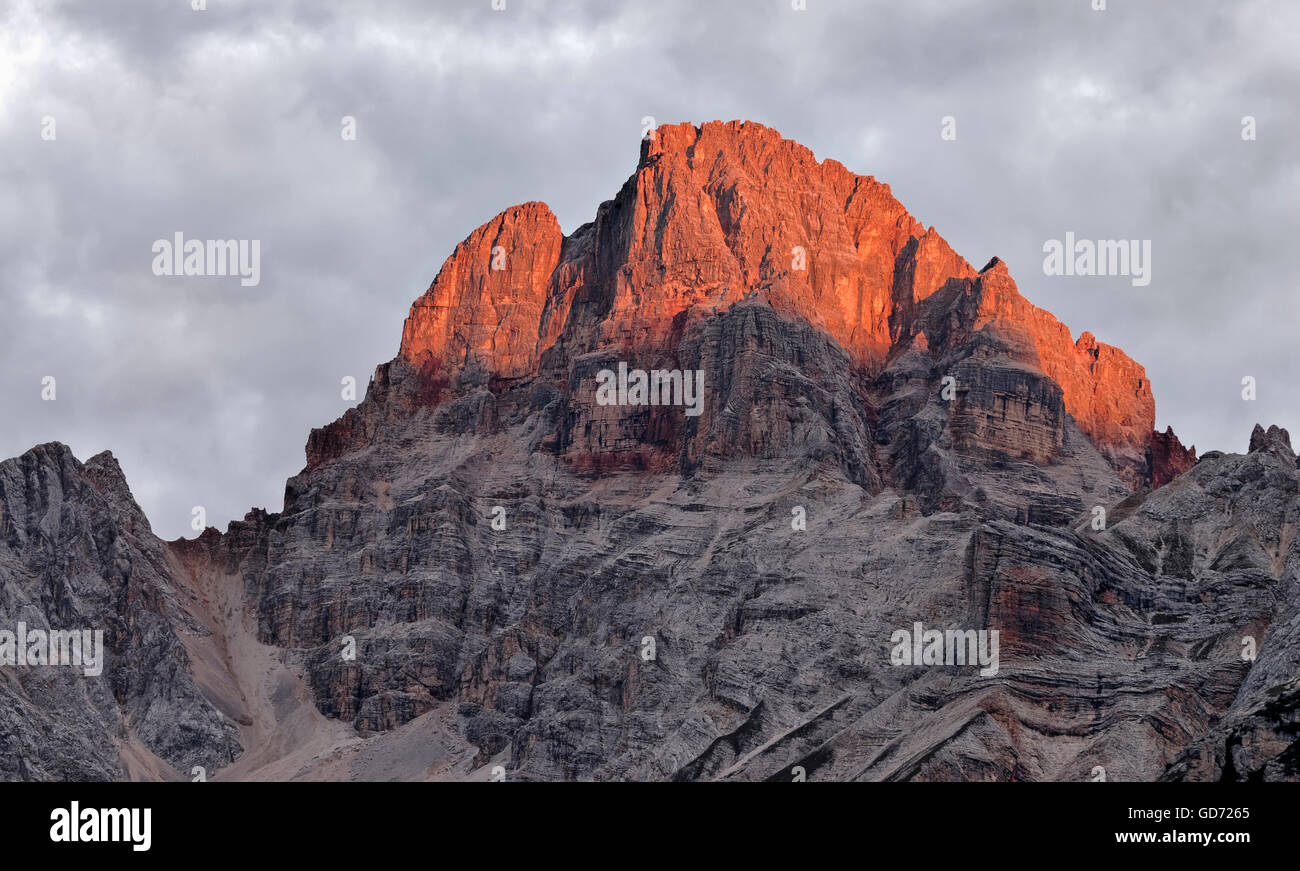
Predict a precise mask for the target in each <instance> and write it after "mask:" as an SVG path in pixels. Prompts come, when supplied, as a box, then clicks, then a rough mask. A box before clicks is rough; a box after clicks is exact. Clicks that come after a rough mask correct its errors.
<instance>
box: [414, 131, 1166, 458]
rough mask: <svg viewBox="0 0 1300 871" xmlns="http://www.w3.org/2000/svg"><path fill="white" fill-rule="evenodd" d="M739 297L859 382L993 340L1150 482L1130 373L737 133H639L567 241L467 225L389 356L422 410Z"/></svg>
mask: <svg viewBox="0 0 1300 871" xmlns="http://www.w3.org/2000/svg"><path fill="white" fill-rule="evenodd" d="M750 296H757V297H758V298H760V299H762V300H764V301H766V302H767V303H768V304H769V305H771V306H772V307H773V308H774V309H775V310H776V311H778V312H779V313H781V314H782V315H783V316H786V317H793V318H797V319H802V320H804V321H806V322H807V323H808V324H810V325H811V326H813V327H814V328H816V329H817V330H820V331H821V332H824V333H825V334H827V335H829V336H830V337H831V338H833V339H834V340H835V341H836V342H837V343H839V345H840V346H841V347H842V348H843V349H844V350H845V351H846V352H847V353H848V354H849V356H850V358H851V359H852V360H853V361H854V362H855V364H856V365H857V366H859V367H861V368H862V369H863V371H867V372H878V371H880V370H881V369H882V368H883V367H884V366H885V365H886V364H887V362H888V361H889V360H890V359H891V358H892V357H893V356H894V355H896V354H897V353H901V352H902V351H905V350H907V349H909V348H914V347H918V346H923V347H925V348H927V349H928V351H929V352H930V353H931V354H932V355H933V356H936V357H937V356H938V355H940V354H941V353H942V352H944V351H945V349H946V351H947V352H949V353H951V352H953V351H954V346H953V344H952V342H954V341H957V342H959V341H965V337H969V336H971V335H973V334H975V333H979V332H981V331H983V332H986V333H987V332H990V331H991V333H993V334H997V335H998V336H1000V337H1001V338H1000V340H999V341H1010V342H1011V346H1009V347H1014V348H1016V349H1018V350H1015V351H1014V352H1013V353H1014V354H1015V355H1016V356H1017V357H1018V359H1020V360H1021V362H1022V363H1023V364H1024V365H1029V366H1035V367H1038V368H1041V370H1042V371H1043V372H1044V373H1046V374H1047V375H1048V376H1049V377H1050V378H1051V379H1052V380H1053V381H1055V382H1056V383H1057V384H1059V385H1060V387H1061V390H1062V392H1063V395H1064V403H1065V408H1066V410H1067V411H1068V412H1069V414H1071V415H1072V416H1073V417H1074V419H1075V421H1076V422H1077V424H1078V425H1079V427H1080V429H1082V430H1083V432H1084V433H1085V434H1087V435H1088V436H1089V437H1090V438H1091V439H1092V440H1093V442H1094V443H1095V444H1096V445H1097V446H1098V448H1100V449H1101V450H1102V452H1103V453H1104V454H1106V455H1107V456H1108V457H1110V458H1111V459H1112V460H1113V461H1114V462H1115V463H1116V466H1117V468H1120V469H1121V470H1123V471H1124V473H1125V474H1126V475H1128V476H1129V477H1130V479H1131V480H1132V481H1133V482H1134V483H1137V480H1138V479H1139V478H1143V477H1147V476H1148V475H1149V467H1150V462H1149V460H1148V458H1147V453H1148V448H1149V446H1150V443H1151V439H1152V435H1153V426H1154V421H1155V402H1154V399H1153V398H1152V395H1151V390H1150V384H1149V382H1148V381H1147V379H1146V373H1145V371H1144V370H1143V369H1142V367H1141V366H1139V365H1138V364H1137V363H1135V362H1134V361H1133V360H1131V359H1130V358H1129V357H1128V356H1127V355H1125V354H1124V353H1123V352H1122V351H1120V350H1119V349H1117V348H1114V347H1112V346H1109V345H1106V344H1104V343H1101V342H1098V341H1097V340H1096V339H1095V337H1093V336H1092V334H1091V333H1083V334H1082V335H1081V336H1080V337H1079V340H1078V341H1077V342H1076V341H1074V340H1073V339H1072V337H1071V334H1070V330H1069V329H1068V328H1067V327H1066V326H1065V325H1064V324H1061V323H1060V322H1059V321H1057V320H1056V318H1054V317H1053V316H1052V315H1051V314H1050V313H1048V312H1046V311H1043V310H1042V309H1039V308H1037V307H1036V306H1034V305H1032V304H1031V303H1029V302H1028V301H1027V300H1025V298H1024V297H1023V296H1022V295H1021V294H1020V293H1019V291H1018V289H1017V287H1016V283H1015V281H1014V280H1013V279H1012V278H1011V275H1010V271H1009V270H1008V268H1007V264H1006V263H1005V262H1004V261H1003V260H1001V259H1000V258H998V257H993V258H992V259H990V260H989V261H988V263H987V264H986V265H985V266H984V268H983V269H981V270H980V271H979V272H976V271H975V270H974V269H973V268H972V267H971V265H970V264H969V263H968V262H967V261H966V260H965V259H964V258H963V257H961V256H960V255H958V254H957V253H956V252H955V251H953V250H952V248H951V247H950V246H949V245H948V243H947V242H946V241H945V240H944V239H943V237H942V236H941V235H940V234H939V233H938V232H937V231H936V230H935V229H934V228H933V227H929V228H927V227H925V226H924V225H922V224H921V223H920V222H919V221H917V220H916V219H915V218H913V217H912V216H911V214H909V213H908V211H907V210H906V209H905V208H904V207H903V205H902V204H901V203H899V202H898V200H896V199H895V198H894V196H893V195H892V193H891V192H890V189H889V186H888V185H886V184H882V183H880V182H877V181H876V180H875V179H874V178H872V177H870V176H862V175H857V174H855V173H853V172H850V171H849V170H848V169H846V168H845V167H844V166H843V165H842V164H840V163H838V162H837V161H834V160H823V161H820V162H819V161H818V160H817V159H816V157H815V156H814V154H813V152H812V151H811V150H810V149H808V148H807V147H805V146H803V145H801V144H799V143H797V142H795V141H793V140H790V139H786V138H784V137H782V136H781V134H780V133H779V132H777V131H776V130H773V129H771V128H769V127H765V126H764V125H762V124H757V123H754V122H752V121H728V122H718V121H715V122H709V123H705V124H702V125H699V126H696V125H694V124H690V123H683V124H664V125H660V126H658V127H656V128H654V129H653V130H651V131H650V132H649V133H648V134H647V136H646V137H645V139H644V140H643V141H642V143H641V159H640V161H639V162H638V165H637V168H636V171H635V172H634V173H633V175H632V177H631V178H629V179H628V181H627V182H626V183H625V184H624V185H623V187H622V189H621V190H620V191H619V192H618V194H617V195H616V196H615V198H614V199H613V200H610V201H607V202H605V203H603V204H601V206H600V208H599V209H598V210H597V214H596V216H595V219H594V220H593V221H592V222H591V223H589V224H585V225H583V226H582V227H580V228H578V230H576V231H575V232H574V233H573V234H572V235H570V236H569V237H565V236H564V235H563V233H562V232H561V230H560V226H559V222H558V221H557V220H556V218H555V215H554V214H553V213H552V212H551V210H550V208H548V207H547V206H546V205H545V204H543V203H524V204H521V205H518V206H513V207H511V208H509V209H507V210H505V211H503V212H501V213H500V214H498V215H497V216H496V217H494V218H493V219H492V220H490V221H488V222H486V223H484V224H483V225H481V226H480V227H478V228H477V229H476V230H474V231H473V232H472V233H471V234H470V235H469V236H468V237H466V239H465V240H464V241H463V242H461V243H460V244H459V245H457V246H456V249H455V250H454V251H453V252H452V254H451V256H450V257H449V258H448V259H447V261H446V263H445V264H444V265H443V267H442V269H441V270H440V271H439V273H438V276H437V277H436V278H435V279H434V281H433V283H432V285H431V286H430V287H429V289H428V290H427V291H426V292H425V294H424V295H423V296H421V297H420V298H419V299H417V300H416V301H415V303H414V304H413V305H412V307H411V312H410V315H409V317H408V318H407V320H406V323H405V325H404V328H403V332H402V343H401V349H400V352H399V357H401V358H402V359H404V360H405V361H407V362H408V363H410V364H412V365H413V366H415V367H416V368H418V369H419V370H420V371H421V372H422V373H423V376H424V378H425V379H426V381H427V383H428V384H429V385H433V387H431V388H430V395H431V396H441V395H443V391H444V390H445V389H450V388H452V387H453V386H454V384H455V383H456V382H457V380H458V379H463V378H470V379H471V380H472V381H473V382H474V383H485V382H484V379H488V380H491V379H496V380H497V381H502V380H504V381H514V380H517V379H521V378H530V377H539V376H544V377H548V378H555V379H561V378H563V377H565V375H566V373H567V372H568V371H569V370H570V368H571V365H570V364H572V362H573V361H574V360H576V359H578V358H580V357H582V356H583V355H587V354H591V353H595V352H598V351H601V352H611V351H616V352H617V353H618V354H620V355H622V356H623V357H625V358H632V357H644V358H654V357H664V356H672V353H673V351H672V349H673V347H674V346H675V343H676V342H677V341H678V340H679V339H680V337H681V335H682V334H683V330H685V329H686V328H687V327H688V326H689V325H690V324H692V323H698V322H701V321H704V320H707V319H708V318H711V317H714V316H716V315H717V314H718V313H719V312H721V311H725V310H726V309H727V308H728V307H729V306H730V305H732V304H734V303H735V302H736V301H738V300H741V299H744V298H747V297H750ZM954 318H955V320H954ZM940 333H942V334H943V335H945V336H947V338H948V341H946V342H945V341H937V340H938V339H940V335H939V334H940ZM918 339H919V342H918Z"/></svg>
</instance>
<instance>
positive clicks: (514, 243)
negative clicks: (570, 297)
mask: <svg viewBox="0 0 1300 871" xmlns="http://www.w3.org/2000/svg"><path fill="white" fill-rule="evenodd" d="M563 241H564V237H563V234H562V233H561V232H560V224H559V222H558V221H556V219H555V215H553V214H552V213H551V210H550V208H548V207H547V206H546V205H545V204H544V203H524V204H523V205H521V206H515V207H514V208H511V209H507V210H506V211H504V212H502V213H501V214H499V215H497V216H496V217H495V218H493V219H492V220H491V221H488V222H487V223H486V224H484V225H483V226H481V227H479V228H478V229H477V230H475V231H474V232H473V233H471V234H470V235H469V238H468V239H466V240H465V241H464V242H461V243H460V244H459V245H457V246H456V250H455V251H454V252H453V253H452V255H451V256H450V257H448V258H447V262H446V263H444V264H443V267H442V270H441V271H440V272H439V273H438V277H437V278H435V279H434V281H433V285H432V286H431V287H430V288H429V290H428V291H426V292H425V294H424V296H422V297H420V298H419V299H418V300H416V301H415V304H414V305H412V306H411V314H410V316H409V317H408V318H407V319H406V325H405V327H404V328H403V330H402V349H401V356H402V357H404V358H406V359H407V360H416V359H418V358H419V357H420V356H421V355H423V354H424V353H425V352H428V353H430V354H432V355H433V357H434V358H435V359H436V360H438V361H440V362H441V363H443V364H444V365H445V366H447V367H448V368H449V369H451V370H461V369H465V368H467V367H471V366H476V365H477V366H481V367H482V368H484V369H486V370H487V371H488V372H490V373H492V374H496V375H499V376H501V377H503V378H517V377H520V376H523V375H527V374H530V373H531V372H532V371H533V370H534V368H535V365H536V362H537V350H538V349H537V325H538V322H539V321H540V319H541V315H542V308H543V306H544V305H545V303H546V289H547V287H548V286H549V284H550V281H551V276H552V274H553V273H554V272H555V267H556V264H557V263H558V262H559V258H560V246H561V244H562V243H563Z"/></svg>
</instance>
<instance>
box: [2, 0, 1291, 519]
mask: <svg viewBox="0 0 1300 871" xmlns="http://www.w3.org/2000/svg"><path fill="white" fill-rule="evenodd" d="M208 6H209V9H208V10H207V11H206V12H193V11H191V10H190V9H189V8H188V4H187V3H183V2H173V0H156V2H118V3H113V4H102V3H64V4H54V5H50V4H41V5H40V6H39V8H38V6H37V4H34V3H29V2H20V3H17V4H15V5H12V6H10V7H9V8H8V11H7V13H6V18H5V20H4V23H3V27H0V32H2V33H3V35H2V36H0V147H2V148H3V154H4V155H5V158H4V162H3V164H0V167H2V168H0V173H3V175H2V176H0V184H3V187H4V190H5V192H6V193H5V197H3V198H0V257H3V262H4V264H5V267H6V268H5V269H4V270H3V272H2V273H0V304H2V308H3V312H4V316H3V322H2V323H0V373H3V378H0V414H2V415H3V417H0V455H3V456H12V455H15V454H18V453H21V452H23V451H25V450H27V449H28V448H30V447H31V446H32V445H33V444H36V443H39V442H42V441H49V440H60V441H64V442H67V443H68V444H70V445H71V446H72V447H73V449H74V450H75V451H76V453H77V454H78V456H80V457H82V458H83V459H84V458H85V457H87V456H89V455H91V454H93V453H96V452H98V451H100V450H103V449H111V450H113V452H114V453H115V454H116V455H117V456H118V458H119V459H120V460H121V461H122V463H123V466H124V468H125V470H126V473H127V476H128V480H129V481H130V482H131V484H132V487H133V489H134V490H135V492H136V495H137V498H138V499H139V500H140V502H141V504H142V505H143V507H144V508H145V510H146V512H147V514H148V516H149V517H150V519H151V522H152V523H153V524H154V526H155V528H156V530H157V531H158V532H159V533H160V534H162V535H164V536H166V537H172V536H177V535H182V534H184V535H192V534H193V533H192V532H191V530H190V529H189V519H190V508H191V507H192V506H194V505H203V506H205V508H206V509H207V512H208V520H209V522H210V523H212V524H214V525H218V526H224V524H225V522H226V521H228V520H230V519H232V518H237V517H240V516H242V515H243V513H244V512H245V511H246V510H247V509H248V508H249V507H252V506H255V505H256V506H264V507H267V508H270V509H271V510H276V509H278V508H279V507H280V500H281V497H282V493H283V484H284V480H285V479H286V478H287V477H289V476H290V475H292V474H294V473H295V472H296V471H297V470H298V469H299V468H301V466H302V462H303V445H304V443H305V440H306V436H307V432H308V430H309V429H310V428H311V427H313V426H320V425H323V424H324V423H327V422H328V421H330V420H332V419H334V418H335V417H337V416H338V415H339V414H341V413H342V411H343V410H344V409H345V408H346V406H347V403H345V402H344V401H343V400H342V399H341V398H340V397H339V379H340V378H341V377H343V376H344V375H353V376H355V377H356V378H357V379H358V381H359V382H360V383H361V384H362V385H364V383H365V380H366V378H367V377H368V375H369V373H370V372H371V371H372V369H373V367H374V365H375V364H377V363H379V362H381V361H383V360H386V359H389V358H391V357H392V355H393V354H394V352H395V351H396V347H397V342H398V338H399V336H400V329H401V322H402V318H403V317H404V316H405V314H406V310H407V308H408V307H409V305H410V303H411V301H412V300H413V299H414V298H415V297H416V296H417V295H418V294H419V293H420V292H421V291H422V290H423V289H424V288H425V287H426V286H427V285H428V283H429V281H430V280H431V279H432V277H433V275H434V274H435V273H436V271H437V269H438V267H439V265H440V264H441V262H442V260H443V258H444V257H445V256H446V255H447V254H448V253H450V251H451V249H452V248H453V246H454V245H455V244H456V242H458V241H459V240H460V239H462V238H463V237H464V236H465V235H466V234H467V233H468V232H469V231H470V230H472V229H473V228H474V227H476V226H477V225H479V224H480V223H482V222H483V221H485V220H487V219H489V218H490V217H492V216H493V215H494V214H496V213H497V212H499V211H500V210H502V209H504V208H505V207H507V206H509V205H512V204H515V203H518V202H522V201H525V200H533V199H537V200H544V201H546V202H548V203H550V205H551V206H552V208H553V209H554V210H555V212H556V214H557V215H558V216H559V217H560V220H561V223H562V226H563V227H564V229H565V230H566V231H572V230H573V229H575V228H576V227H577V226H578V225H579V224H581V223H583V222H585V221H587V220H589V219H590V218H591V217H592V215H593V214H594V212H595V209H596V206H597V205H598V204H599V202H600V201H601V200H603V199H606V198H608V197H610V196H612V195H613V194H614V193H615V192H616V191H617V190H618V188H619V186H620V185H621V184H622V182H623V180H624V179H625V178H626V177H627V175H628V174H629V173H630V172H631V171H632V168H633V166H634V163H635V160H636V155H637V150H638V142H637V139H638V137H639V135H640V126H641V118H642V117H643V116H646V115H650V116H653V117H654V118H655V119H656V120H657V121H659V122H673V121H682V120H688V121H695V122H697V123H698V122H701V121H705V120H712V119H724V120H725V119H731V118H745V119H751V120H755V121H759V122H762V123H764V124H767V125H769V126H772V127H775V128H776V129H778V130H780V131H781V132H782V133H784V134H785V135H786V136H789V137H791V138H794V139H797V140H799V141H800V142H802V143H804V144H805V145H807V146H809V147H810V148H812V149H813V150H814V151H815V152H816V154H817V156H818V157H822V158H824V157H833V158H835V159H837V160H839V161H840V162H842V163H844V164H845V165H846V166H848V167H849V168H850V169H852V170H854V171H857V172H862V173H866V174H872V175H875V176H877V177H878V178H880V179H881V180H882V181H885V182H888V183H889V184H890V185H891V186H892V187H893V190H894V192H895V194H896V195H897V196H898V197H899V198H900V199H901V200H902V201H903V202H904V203H905V204H906V205H907V206H908V207H909V209H910V210H911V211H912V212H913V214H915V215H916V216H917V217H918V218H919V219H920V220H922V221H924V222H926V223H927V224H933V225H935V226H936V227H937V228H938V229H939V231H940V232H941V233H943V234H944V236H945V237H946V238H947V239H948V240H949V241H950V242H951V243H952V244H953V245H954V247H955V248H956V249H957V250H958V251H959V252H961V253H962V254H963V255H965V256H966V258H967V259H968V260H970V261H971V262H972V263H973V264H975V265H976V266H980V265H982V264H983V263H984V262H985V261H986V260H987V259H988V258H989V257H990V256H992V255H994V254H997V255H999V256H1001V257H1003V259H1005V260H1006V261H1007V262H1008V264H1009V265H1010V266H1011V269H1012V274H1013V275H1014V276H1015V277H1016V278H1017V280H1018V282H1019V283H1020V286H1021V289H1022V291H1023V292H1024V293H1025V294H1026V295H1027V296H1028V297H1029V298H1030V299H1032V300H1033V301H1034V302H1036V303H1038V304H1039V305H1042V306H1043V307H1045V308H1048V309H1049V310H1051V311H1053V312H1054V313H1055V314H1056V315H1057V316H1058V317H1060V318H1061V319H1062V320H1063V321H1064V322H1065V323H1067V324H1069V325H1070V327H1071V329H1072V330H1073V331H1074V333H1075V334H1076V335H1077V334H1078V333H1079V332H1081V331H1083V330H1089V331H1091V332H1093V333H1094V334H1096V335H1097V336H1098V337H1099V338H1100V339H1102V340H1103V341H1107V342H1110V343H1112V344H1116V345H1118V346H1120V347H1122V348H1124V350H1125V351H1127V352H1128V353H1129V354H1130V355H1132V356H1133V357H1134V358H1135V359H1137V360H1138V361H1139V362H1141V363H1143V364H1144V365H1145V366H1146V367H1147V371H1148V373H1149V374H1150V376H1151V378H1152V381H1153V385H1154V390H1155V393H1156V400H1157V414H1158V423H1159V425H1160V427H1161V428H1163V427H1164V426H1165V425H1166V424H1172V425H1173V426H1174V428H1175V430H1176V431H1177V432H1178V433H1179V435H1180V436H1181V437H1182V438H1183V440H1184V442H1195V443H1196V444H1197V446H1198V447H1199V448H1200V449H1202V450H1205V449H1210V448H1218V449H1227V450H1242V449H1244V447H1245V444H1246V440H1247V438H1248V434H1249V431H1250V428H1251V426H1252V425H1253V424H1254V423H1255V422H1256V421H1260V422H1263V423H1265V424H1267V423H1278V424H1281V425H1283V426H1288V427H1289V428H1290V429H1291V430H1292V431H1296V430H1298V429H1300V419H1298V417H1300V416H1298V415H1297V412H1296V409H1297V404H1298V403H1297V399H1300V396H1298V395H1297V394H1298V391H1297V388H1296V386H1295V383H1294V377H1293V376H1294V369H1295V367H1294V365H1293V363H1292V362H1291V359H1290V358H1291V352H1290V349H1291V348H1292V347H1293V345H1294V338H1293V337H1294V336H1295V335H1296V333H1297V328H1300V323H1298V321H1300V317H1298V316H1297V311H1298V309H1297V306H1296V305H1295V303H1294V300H1293V290H1292V288H1291V286H1290V284H1291V276H1293V275H1295V274H1296V272H1297V266H1300V264H1298V263H1297V262H1296V261H1297V256H1298V255H1297V253H1296V252H1297V250H1300V247H1298V246H1296V245H1295V243H1294V240H1295V234H1296V229H1297V223H1296V220H1295V211H1294V210H1295V205H1294V204H1295V203H1296V202H1297V193H1300V191H1298V190H1297V188H1298V187H1300V174H1297V173H1296V171H1295V168H1294V161H1293V158H1292V157H1291V154H1292V153H1293V149H1292V148H1291V144H1292V143H1294V142H1295V141H1297V134H1298V133H1300V130H1298V129H1297V121H1296V117H1295V112H1294V109H1293V105H1292V101H1293V99H1294V94H1295V93H1297V91H1298V90H1300V89H1298V88H1297V85H1298V84H1300V82H1298V81H1297V79H1298V78H1300V76H1297V63H1298V62H1297V60H1296V58H1295V53H1294V43H1295V38H1296V33H1297V29H1300V10H1298V9H1297V7H1294V6H1293V5H1291V4H1287V3H1285V2H1281V0H1275V2H1269V0H1254V2H1249V0H1247V2H1239V3H1232V4H1225V3H1221V2H1203V0H1196V2H1189V0H1168V2H1148V3H1141V4H1137V3H1127V2H1121V0H1111V2H1110V3H1109V6H1110V8H1109V9H1108V10H1107V11H1106V12H1093V11H1092V10H1091V9H1090V4H1089V3H1088V2H1087V0H1070V2H1056V3H1041V4H1026V3H1023V2H1014V0H1007V2H992V0H989V2H971V0H968V2H944V3H940V2H934V0H918V2H909V3H901V4H900V3H867V4H863V3H847V2H846V3H833V2H829V0H809V3H808V6H809V8H808V9H807V10H806V11H803V12H796V11H793V10H791V9H790V4H789V3H788V2H783V0H771V2H765V3H741V2H733V3H718V4H700V3H694V2H687V0H674V2H661V3H655V4H647V3H627V4H609V3H600V2H592V3H577V2H571V3H545V4H543V3H530V2H526V0H508V2H507V9H506V11H504V12H494V11H492V10H491V9H490V4H489V2H488V0H480V2H468V3H465V2H458V3H435V4H430V3H426V2H415V0H411V2H399V3H385V4H361V3H329V4H326V3H311V2H266V3H263V2H257V3H254V2H230V0H209V3H208ZM1246 114H1252V115H1255V116H1256V117H1257V119H1258V124H1259V139H1258V141H1256V142H1243V141H1242V140H1241V138H1240V135H1239V130H1240V119H1241V117H1242V116H1243V115H1246ZM45 115H53V116H55V118H56V121H57V124H58V139H57V140H56V141H54V142H44V141H42V140H41V138H40V136H39V131H40V123H41V118H42V117H43V116H45ZM344 115H353V116H355V117H356V118H357V123H358V131H359V137H358V140H357V141H356V142H344V141H342V140H341V138H340V137H339V124H340V119H341V117H342V116H344ZM944 115H953V116H955V117H956V119H957V123H958V140H957V141H956V142H944V141H941V140H940V138H939V135H938V132H939V123H940V121H939V119H940V118H941V117H942V116H944ZM178 230H179V231H183V232H184V233H186V235H187V236H190V237H195V238H256V239H260V240H262V244H263V256H262V260H263V277H262V283H261V285H260V286H258V287H256V288H241V287H240V286H239V284H238V281H237V280H236V279H218V278H205V279H184V278H158V277H155V276H153V275H152V273H151V272H150V269H149V267H150V263H151V259H152V257H151V254H150V245H151V243H152V241H153V240H154V239H157V238H166V237H170V235H171V234H172V233H173V232H175V231H178ZM1067 230H1074V231H1076V232H1078V233H1080V234H1082V235H1090V236H1093V237H1115V236H1126V237H1131V238H1150V239H1152V240H1153V243H1154V249H1155V254H1154V257H1155V264H1154V280H1153V282H1152V284H1151V285H1150V286H1148V287H1145V288H1135V287H1132V286H1131V285H1130V284H1129V283H1128V281H1127V280H1126V279H1122V278H1105V279H1103V278H1095V279H1082V278H1049V277H1046V276H1044V275H1043V274H1042V269H1041V263H1042V253H1041V246H1042V244H1043V242H1044V241H1045V240H1046V239H1049V238H1058V237H1060V236H1061V235H1062V234H1063V233H1064V232H1065V231H1067ZM47 374H52V375H55V376H57V377H58V379H59V380H58V385H59V394H58V395H59V398H58V400H57V401H56V402H53V403H48V402H42V401H40V397H39V390H40V379H41V377H42V376H44V375H47ZM1243 375H1254V376H1255V377H1257V378H1258V379H1259V399H1258V401H1256V402H1254V403H1247V402H1243V401H1242V400H1241V399H1240V397H1239V392H1240V379H1241V377H1242V376H1243Z"/></svg>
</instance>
